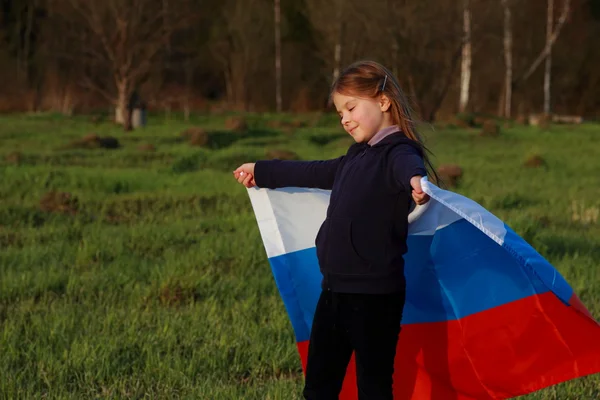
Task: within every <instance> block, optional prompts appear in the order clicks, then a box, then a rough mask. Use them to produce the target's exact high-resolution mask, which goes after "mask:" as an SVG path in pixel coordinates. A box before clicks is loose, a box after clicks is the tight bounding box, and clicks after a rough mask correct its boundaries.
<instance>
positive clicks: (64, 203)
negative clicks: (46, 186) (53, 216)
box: [40, 191, 79, 214]
mask: <svg viewBox="0 0 600 400" xmlns="http://www.w3.org/2000/svg"><path fill="white" fill-rule="evenodd" d="M40 209H41V210H42V211H44V212H51V213H60V214H76V213H77V210H78V209H79V201H78V199H77V197H75V196H73V195H72V194H71V193H68V192H56V191H51V192H48V193H46V194H45V195H44V196H43V197H42V199H41V200H40Z"/></svg>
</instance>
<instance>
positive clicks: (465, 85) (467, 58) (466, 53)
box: [458, 0, 471, 113]
mask: <svg viewBox="0 0 600 400" xmlns="http://www.w3.org/2000/svg"><path fill="white" fill-rule="evenodd" d="M462 41H463V43H462V60H461V66H460V101H459V104H458V110H459V112H461V113H464V112H465V111H466V110H467V105H468V104H469V86H470V85H471V8H470V4H469V0H463V38H462Z"/></svg>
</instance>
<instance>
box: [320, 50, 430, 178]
mask: <svg viewBox="0 0 600 400" xmlns="http://www.w3.org/2000/svg"><path fill="white" fill-rule="evenodd" d="M334 93H339V94H343V95H345V96H356V97H367V98H371V99H376V98H378V97H379V96H381V95H383V94H384V95H386V96H387V98H388V99H390V103H391V105H390V113H391V117H392V123H393V124H394V125H398V127H399V128H400V130H401V131H402V133H404V135H405V136H406V137H407V138H409V139H411V140H413V141H414V142H415V143H416V144H417V145H418V146H419V148H420V149H421V153H422V155H423V161H424V163H425V167H426V168H427V173H428V175H429V176H430V177H432V178H434V179H435V182H436V183H438V184H439V183H440V178H439V177H438V175H437V173H436V171H435V168H433V164H432V163H431V160H430V158H429V155H430V154H432V153H431V151H429V149H427V147H426V146H425V143H424V141H423V137H422V136H421V135H420V134H419V132H418V131H417V128H416V124H415V120H414V118H413V112H412V110H411V108H410V105H409V101H408V98H407V97H406V95H405V94H404V92H403V91H402V89H401V88H400V84H399V83H398V79H396V77H395V76H394V75H393V74H392V73H391V72H390V71H389V70H388V69H387V68H386V67H384V66H383V65H381V64H379V63H377V62H375V61H358V62H355V63H353V64H351V65H349V66H348V67H346V68H345V69H344V70H343V71H342V73H341V74H340V76H339V77H338V78H337V79H336V80H335V82H333V85H332V86H331V92H330V95H329V101H330V103H331V102H332V98H333V94H334Z"/></svg>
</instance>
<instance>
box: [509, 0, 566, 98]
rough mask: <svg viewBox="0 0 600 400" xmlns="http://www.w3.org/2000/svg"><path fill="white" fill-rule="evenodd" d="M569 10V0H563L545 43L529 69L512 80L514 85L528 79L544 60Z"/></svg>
mask: <svg viewBox="0 0 600 400" xmlns="http://www.w3.org/2000/svg"><path fill="white" fill-rule="evenodd" d="M570 12H571V0H564V3H563V9H562V12H561V14H560V17H559V18H558V23H557V24H556V28H554V29H552V34H551V35H550V36H549V37H547V38H546V45H545V46H544V48H543V49H542V51H541V52H540V54H539V55H538V56H537V58H536V59H535V61H533V63H531V65H530V66H529V69H527V71H526V72H525V73H524V74H523V75H522V76H521V77H519V78H518V79H516V80H515V82H513V85H514V86H516V85H517V84H520V83H523V82H525V81H526V80H527V79H529V77H530V76H531V75H532V74H533V73H534V72H535V70H536V69H537V67H539V65H540V64H541V63H542V61H544V60H545V59H546V57H547V55H548V54H549V53H550V51H551V50H552V46H553V45H554V42H556V39H557V38H558V35H559V34H560V31H561V30H562V27H563V26H564V24H565V22H566V21H567V17H568V16H569V13H570ZM514 86H513V87H514Z"/></svg>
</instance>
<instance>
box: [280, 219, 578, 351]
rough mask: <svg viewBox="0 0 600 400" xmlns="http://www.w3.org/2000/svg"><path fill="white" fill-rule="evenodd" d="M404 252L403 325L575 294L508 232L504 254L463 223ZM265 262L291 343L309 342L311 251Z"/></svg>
mask: <svg viewBox="0 0 600 400" xmlns="http://www.w3.org/2000/svg"><path fill="white" fill-rule="evenodd" d="M408 248H409V251H408V253H407V254H406V255H405V260H406V270H405V274H406V279H407V304H406V306H405V309H404V317H403V323H404V324H411V323H427V322H441V321H447V320H455V319H460V318H463V317H466V316H468V315H472V314H475V313H478V312H481V311H485V310H487V309H490V308H493V307H497V306H501V305H503V304H507V303H510V302H513V301H517V300H520V299H523V298H525V297H528V296H532V295H535V294H543V293H546V292H548V291H549V290H550V287H552V288H553V291H554V292H555V293H556V294H557V295H558V296H559V297H560V298H561V299H562V300H563V301H565V302H568V300H569V298H570V297H571V294H572V289H571V288H570V287H569V285H568V284H567V283H566V281H565V280H564V279H563V278H562V276H560V274H558V272H556V270H555V269H554V268H553V267H552V266H551V265H550V264H548V262H547V261H545V260H544V259H543V258H542V257H541V256H540V255H539V254H538V253H537V252H535V250H533V248H531V246H529V245H528V244H527V243H526V242H525V241H524V240H523V239H521V238H520V237H519V236H518V235H517V234H516V233H514V232H513V231H512V230H511V229H510V228H508V227H507V236H506V238H505V244H504V246H500V245H498V243H496V242H494V241H493V240H492V239H490V238H489V237H488V236H487V235H485V234H484V233H483V232H481V231H480V230H479V229H477V228H476V227H475V226H473V225H472V224H471V223H469V222H467V221H465V220H464V219H461V220H458V221H456V222H454V223H452V224H450V225H448V226H446V227H444V228H441V229H439V230H437V231H436V233H435V235H433V236H429V235H411V236H409V238H408ZM519 254H520V255H519ZM269 261H270V263H271V268H272V270H273V274H274V276H275V281H276V283H277V286H278V288H279V291H280V292H281V297H282V299H283V301H284V303H285V306H286V309H287V310H288V314H289V316H290V319H291V322H292V326H293V328H294V332H295V334H296V340H297V341H304V340H308V339H309V337H310V328H311V325H312V319H313V315H314V310H315V307H316V304H317V301H318V298H319V294H320V292H321V287H320V284H321V279H322V275H321V273H320V271H319V266H318V261H317V256H316V251H315V248H314V247H313V248H310V249H306V250H301V251H296V252H293V253H288V254H284V255H281V256H277V257H272V258H270V259H269ZM525 262H526V263H527V265H528V266H531V267H528V266H526V264H525ZM534 270H535V272H534ZM548 282H553V283H554V286H547V285H548ZM565 299H566V300H565Z"/></svg>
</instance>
